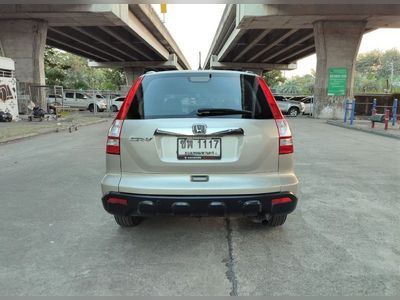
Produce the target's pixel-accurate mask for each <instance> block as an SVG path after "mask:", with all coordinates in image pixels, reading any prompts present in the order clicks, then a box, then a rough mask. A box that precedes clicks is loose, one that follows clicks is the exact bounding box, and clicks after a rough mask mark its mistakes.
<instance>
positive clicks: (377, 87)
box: [355, 49, 400, 93]
mask: <svg viewBox="0 0 400 300" xmlns="http://www.w3.org/2000/svg"><path fill="white" fill-rule="evenodd" d="M398 82H399V84H397V83H398ZM355 90H356V92H361V93H367V92H389V91H391V92H396V91H399V90H400V51H399V50H398V49H391V50H387V51H385V52H383V51H380V50H373V51H370V52H367V53H363V54H360V55H359V56H358V58H357V64H356V75H355Z"/></svg>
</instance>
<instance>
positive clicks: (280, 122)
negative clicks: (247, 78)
mask: <svg viewBox="0 0 400 300" xmlns="http://www.w3.org/2000/svg"><path fill="white" fill-rule="evenodd" d="M258 82H259V84H260V87H261V89H262V91H263V92H264V95H265V98H267V101H268V105H269V107H270V109H271V112H272V115H273V116H274V119H275V122H276V127H278V133H279V154H291V153H293V151H294V148H293V140H292V133H291V132H290V128H289V124H288V123H287V122H286V120H285V118H284V117H283V115H282V112H281V110H280V109H279V106H278V104H277V103H276V100H275V98H274V95H272V93H271V91H270V89H269V88H268V86H267V84H266V83H265V81H264V80H263V79H262V78H261V77H258Z"/></svg>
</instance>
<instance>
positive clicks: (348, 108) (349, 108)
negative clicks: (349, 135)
mask: <svg viewBox="0 0 400 300" xmlns="http://www.w3.org/2000/svg"><path fill="white" fill-rule="evenodd" d="M355 111H356V99H353V100H349V99H347V100H346V101H345V105H344V122H343V123H347V119H348V117H349V113H350V125H353V123H354V116H355Z"/></svg>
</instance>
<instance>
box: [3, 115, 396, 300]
mask: <svg viewBox="0 0 400 300" xmlns="http://www.w3.org/2000/svg"><path fill="white" fill-rule="evenodd" d="M289 121H290V123H291V126H292V130H293V132H294V135H295V147H296V169H297V174H298V176H299V179H300V181H301V193H300V195H299V196H300V202H299V206H298V209H297V210H296V211H295V212H294V213H293V214H292V215H291V216H289V217H288V220H287V222H286V224H285V225H284V226H283V227H281V228H275V229H268V228H265V227H260V226H259V225H256V224H252V223H249V222H248V221H247V220H242V219H232V220H230V221H229V222H227V221H226V220H224V219H219V218H218V219H213V218H203V219H195V218H172V217H159V218H152V219H147V220H145V222H143V223H142V224H141V225H140V226H138V227H135V228H132V229H121V228H119V227H118V226H117V225H116V224H115V222H114V220H113V218H112V216H110V215H108V214H107V213H105V212H104V210H103V208H102V205H101V202H100V197H101V193H100V186H99V182H100V179H101V177H102V175H103V172H104V157H105V153H104V152H105V151H104V148H105V147H104V143H105V135H106V130H107V127H108V125H109V123H104V124H103V123H102V124H97V125H94V126H88V127H85V128H81V129H80V130H79V131H77V132H73V133H72V134H70V133H68V132H62V133H58V134H57V135H56V137H57V141H55V139H54V136H55V134H49V135H43V136H38V137H36V138H34V139H29V140H24V141H21V142H18V143H12V144H8V145H0V165H1V172H0V195H1V196H0V198H1V200H0V201H1V203H2V208H1V209H0V245H1V246H0V294H1V295H230V294H238V295H399V294H400V287H399V286H400V285H399V282H400V239H399V236H400V220H399V218H398V211H399V208H400V207H399V206H400V204H399V201H398V199H399V194H400V187H399V185H398V184H397V182H398V176H399V174H400V161H399V159H400V158H399V154H400V153H399V149H400V148H399V141H398V140H395V139H390V138H386V137H380V136H374V135H369V134H367V133H363V132H358V131H349V130H346V129H343V128H338V127H334V126H330V125H328V124H326V123H324V122H323V121H315V120H310V119H290V120H289ZM371 170H373V171H374V172H371ZM396 184H397V185H396Z"/></svg>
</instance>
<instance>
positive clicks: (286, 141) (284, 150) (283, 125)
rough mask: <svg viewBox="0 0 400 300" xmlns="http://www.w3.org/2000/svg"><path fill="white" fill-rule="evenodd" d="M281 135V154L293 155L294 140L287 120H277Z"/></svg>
mask: <svg viewBox="0 0 400 300" xmlns="http://www.w3.org/2000/svg"><path fill="white" fill-rule="evenodd" d="M275 122H276V127H278V133H279V154H290V153H293V151H294V149H293V139H292V133H291V132H290V128H289V124H288V123H287V122H286V120H285V119H281V120H275Z"/></svg>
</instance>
